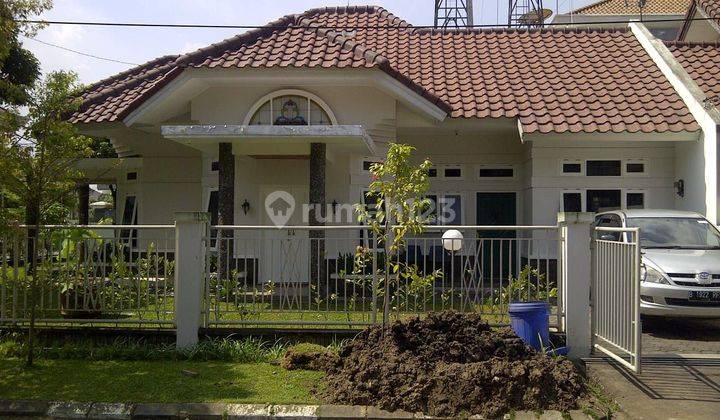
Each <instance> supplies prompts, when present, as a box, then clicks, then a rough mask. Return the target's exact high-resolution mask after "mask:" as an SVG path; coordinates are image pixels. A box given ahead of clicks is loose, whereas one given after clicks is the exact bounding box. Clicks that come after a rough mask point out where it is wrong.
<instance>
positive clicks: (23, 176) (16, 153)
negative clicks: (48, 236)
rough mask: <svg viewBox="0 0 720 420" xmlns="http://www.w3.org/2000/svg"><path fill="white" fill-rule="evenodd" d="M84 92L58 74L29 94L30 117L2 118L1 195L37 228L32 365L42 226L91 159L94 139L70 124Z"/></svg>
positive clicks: (32, 255) (32, 233)
mask: <svg viewBox="0 0 720 420" xmlns="http://www.w3.org/2000/svg"><path fill="white" fill-rule="evenodd" d="M79 88H80V87H79V85H78V83H77V76H76V75H75V74H74V73H68V72H54V73H51V74H49V75H48V76H47V77H46V78H45V79H44V80H43V82H42V83H38V84H37V85H36V86H35V87H33V89H32V90H30V91H29V93H30V94H29V98H28V101H27V113H26V114H25V115H22V116H21V115H17V114H9V113H7V114H0V118H1V119H2V124H0V127H2V128H3V130H2V131H0V168H3V169H2V171H0V190H2V191H6V192H7V193H9V194H10V195H12V196H14V197H16V198H17V200H18V201H19V202H20V203H22V205H23V206H24V208H25V223H26V224H27V225H28V226H34V227H29V228H28V249H27V257H28V259H29V261H28V262H27V263H26V274H27V278H28V279H31V282H32V284H31V285H30V290H31V293H30V331H29V334H28V347H29V349H30V351H29V352H28V365H31V364H32V358H33V351H32V337H33V333H34V325H35V309H36V308H35V306H36V305H35V301H36V299H35V296H36V294H37V289H38V286H39V284H38V283H39V282H40V281H41V280H40V278H41V277H43V276H40V275H33V274H34V268H35V267H34V265H35V263H36V262H37V261H38V249H37V248H38V247H37V246H35V245H36V243H37V240H38V234H39V230H40V225H42V224H44V223H47V221H48V220H50V219H51V218H52V217H53V215H54V214H56V212H57V210H56V209H57V205H58V203H67V202H68V201H69V200H71V198H70V197H71V193H72V192H73V191H74V187H75V180H76V179H78V178H80V177H81V174H80V173H79V172H78V170H77V169H75V166H76V165H75V164H76V162H77V160H78V159H80V158H83V157H87V156H89V155H90V154H91V150H90V140H89V139H88V138H86V137H84V136H82V135H79V134H78V133H77V131H76V129H75V127H74V126H73V125H72V124H71V123H70V122H69V121H67V116H68V115H70V114H71V113H72V112H73V111H74V110H76V109H77V107H78V106H79V101H80V99H79V96H78V90H79ZM38 274H39V273H38Z"/></svg>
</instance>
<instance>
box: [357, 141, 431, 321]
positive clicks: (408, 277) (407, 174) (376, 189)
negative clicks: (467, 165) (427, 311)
mask: <svg viewBox="0 0 720 420" xmlns="http://www.w3.org/2000/svg"><path fill="white" fill-rule="evenodd" d="M414 150H415V148H414V147H412V146H410V145H407V144H400V143H391V144H390V148H389V149H388V152H387V156H386V158H385V160H384V161H383V162H381V163H374V164H372V165H371V166H370V173H371V174H372V182H371V183H370V185H369V188H368V192H367V196H368V198H377V200H376V204H375V209H367V208H365V207H364V206H363V205H360V204H358V205H357V206H356V210H357V212H358V214H359V219H360V221H362V222H364V223H365V224H367V225H369V226H370V228H371V229H372V231H373V233H374V234H375V236H376V238H378V241H379V243H382V244H384V245H385V252H386V255H387V257H386V258H385V259H384V263H385V269H384V279H383V280H382V289H381V290H377V291H376V293H377V294H378V296H382V297H383V306H384V310H383V324H385V323H386V322H387V321H388V319H389V311H390V306H391V304H394V305H395V306H396V307H397V309H398V310H400V308H401V306H402V303H401V299H403V297H404V298H405V300H406V304H409V299H408V297H409V296H413V297H414V298H415V299H417V298H420V297H422V296H425V295H426V292H427V290H428V289H431V287H432V285H433V284H434V282H435V279H436V278H438V277H439V276H442V273H441V272H440V271H435V272H433V273H430V274H427V275H424V274H422V273H420V272H419V270H418V268H417V267H415V266H413V265H412V264H406V263H402V262H400V261H398V258H397V257H398V254H399V252H400V251H401V250H402V248H404V246H405V245H406V241H405V237H406V235H407V234H408V233H412V234H420V233H422V232H423V230H424V225H425V224H427V223H428V221H429V220H428V219H427V218H426V217H425V216H424V213H425V211H426V210H427V209H428V207H429V206H430V202H429V200H428V199H427V198H425V195H426V194H427V191H428V188H429V187H430V182H429V180H428V173H429V170H430V167H431V166H432V163H431V162H430V161H429V160H427V159H425V160H423V161H422V162H421V163H420V164H419V165H413V164H412V162H411V156H412V153H413V151H414ZM366 260H367V251H365V250H363V249H358V250H357V251H356V255H355V270H356V271H359V272H361V271H363V270H364V268H365V266H366V265H367V261H366ZM401 279H403V280H405V281H406V283H407V284H408V286H407V287H406V288H405V289H402V288H401V287H400V280H401ZM393 291H394V294H393V296H391V292H393ZM374 304H375V303H374V302H373V305H374ZM408 309H409V308H408Z"/></svg>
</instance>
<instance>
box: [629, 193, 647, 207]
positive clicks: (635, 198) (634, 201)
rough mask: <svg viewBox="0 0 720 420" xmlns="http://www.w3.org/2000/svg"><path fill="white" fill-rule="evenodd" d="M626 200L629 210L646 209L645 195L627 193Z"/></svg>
mask: <svg viewBox="0 0 720 420" xmlns="http://www.w3.org/2000/svg"><path fill="white" fill-rule="evenodd" d="M625 200H626V205H627V208H629V209H642V208H645V194H643V193H627V195H626V196H625Z"/></svg>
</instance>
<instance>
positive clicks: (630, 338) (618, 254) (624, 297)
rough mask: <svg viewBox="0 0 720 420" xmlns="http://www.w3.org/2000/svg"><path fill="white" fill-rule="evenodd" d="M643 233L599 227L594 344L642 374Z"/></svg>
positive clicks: (595, 258)
mask: <svg viewBox="0 0 720 420" xmlns="http://www.w3.org/2000/svg"><path fill="white" fill-rule="evenodd" d="M640 259H641V256H640V230H639V229H638V228H612V227H596V228H594V231H593V246H592V264H593V269H592V288H591V294H592V344H593V348H594V349H596V350H599V351H601V352H603V353H605V354H607V355H608V356H610V357H612V358H613V359H615V360H616V361H617V362H618V363H620V364H622V365H623V366H626V367H627V368H629V369H631V370H633V371H634V372H636V373H640V352H641V341H642V327H641V323H640V262H641V261H640Z"/></svg>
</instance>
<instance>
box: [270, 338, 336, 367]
mask: <svg viewBox="0 0 720 420" xmlns="http://www.w3.org/2000/svg"><path fill="white" fill-rule="evenodd" d="M337 361H338V355H337V354H336V353H333V352H332V351H330V350H329V349H328V348H327V347H323V346H320V345H317V344H309V343H302V344H296V345H294V346H292V347H290V348H289V349H287V351H286V352H285V355H284V356H283V358H282V359H281V360H280V366H281V367H283V368H284V369H287V370H297V369H305V370H328V368H329V367H331V366H334V365H335V364H337Z"/></svg>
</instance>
